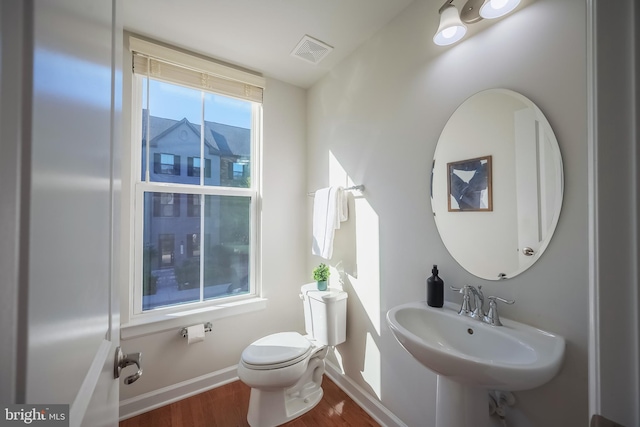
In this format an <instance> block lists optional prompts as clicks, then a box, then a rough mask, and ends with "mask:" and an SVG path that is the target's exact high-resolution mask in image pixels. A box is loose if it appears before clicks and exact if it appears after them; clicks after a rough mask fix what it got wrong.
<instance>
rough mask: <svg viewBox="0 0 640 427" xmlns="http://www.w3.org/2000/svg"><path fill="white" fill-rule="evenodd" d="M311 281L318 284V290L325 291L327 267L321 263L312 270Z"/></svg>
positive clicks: (327, 278)
mask: <svg viewBox="0 0 640 427" xmlns="http://www.w3.org/2000/svg"><path fill="white" fill-rule="evenodd" d="M313 280H315V281H316V282H318V290H319V291H326V290H327V281H328V280H329V267H327V266H326V265H325V264H324V263H321V264H320V265H319V266H317V267H316V268H315V269H314V270H313Z"/></svg>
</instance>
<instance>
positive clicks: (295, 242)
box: [121, 61, 308, 400]
mask: <svg viewBox="0 0 640 427" xmlns="http://www.w3.org/2000/svg"><path fill="white" fill-rule="evenodd" d="M125 63H130V62H126V61H125ZM124 77H125V84H124V86H125V88H130V86H131V85H130V84H129V82H128V80H127V79H128V78H129V77H128V76H127V73H126V70H125V76H124ZM129 96H130V95H129V94H128V93H127V94H125V101H124V103H125V108H127V110H126V111H125V113H124V116H125V117H127V116H129V115H130V114H129V112H128V108H129V106H130V103H129V102H128V99H129ZM305 102H306V94H305V91H304V90H302V89H300V88H297V87H295V86H292V85H289V84H286V83H282V82H280V81H277V80H273V79H267V88H266V90H265V97H264V115H263V117H264V120H263V121H264V127H263V136H264V141H263V181H262V184H263V202H262V246H263V253H262V256H263V263H262V280H261V284H262V289H263V296H264V297H265V298H267V299H268V303H267V308H266V309H265V310H262V311H257V312H254V313H250V314H243V315H240V316H233V317H228V318H226V319H223V320H220V321H216V322H214V323H213V331H212V332H210V333H207V335H206V339H205V342H204V343H198V344H193V345H191V346H187V344H186V340H185V339H184V338H182V337H180V336H179V334H178V331H177V330H171V331H167V332H162V333H156V334H152V335H147V336H143V337H139V338H135V339H130V340H126V341H123V342H122V347H123V351H125V353H127V352H138V351H141V352H142V354H143V367H144V375H143V377H142V379H141V380H139V381H137V382H135V383H134V384H132V385H130V386H124V385H122V386H121V400H126V399H131V398H133V397H135V396H140V395H142V394H145V393H152V392H154V391H156V390H158V389H160V388H163V387H168V386H172V385H175V384H177V383H180V382H182V381H189V380H191V379H194V378H197V377H200V376H203V375H208V374H211V373H213V372H216V371H219V370H223V369H226V368H228V367H231V366H234V365H236V364H237V363H238V360H239V357H240V353H241V352H242V350H243V349H244V348H245V347H246V346H247V345H248V344H250V343H251V342H252V341H254V340H256V339H257V338H259V337H261V336H264V335H267V334H270V333H274V332H280V331H283V330H298V331H301V332H303V331H304V326H303V315H302V305H301V304H300V299H299V298H298V293H299V291H300V289H299V287H300V286H301V285H302V284H304V283H306V282H308V277H307V276H308V272H307V270H306V256H305V253H306V252H305V251H306V246H304V243H305V239H304V237H303V236H304V235H306V233H307V232H308V231H307V228H306V227H307V223H306V216H305V214H306V202H307V200H306V199H307V196H306V193H305V191H306V171H305V162H306V147H305V138H306V134H305V129H306V115H305V110H306V105H305ZM125 127H126V126H125ZM128 134H129V133H128V130H126V129H125V139H124V142H125V144H126V142H127V141H128V137H127V136H126V135H128ZM126 233H127V231H126V230H125V235H126ZM124 309H126V308H123V310H124ZM185 326H188V325H185Z"/></svg>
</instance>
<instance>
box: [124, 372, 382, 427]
mask: <svg viewBox="0 0 640 427" xmlns="http://www.w3.org/2000/svg"><path fill="white" fill-rule="evenodd" d="M322 389H323V390H324V396H323V398H322V400H321V401H320V403H318V405H317V406H316V407H315V408H313V409H312V410H311V411H309V412H307V413H306V414H304V415H302V416H301V417H298V418H296V419H295V420H292V421H290V422H288V423H286V424H284V425H285V426H287V427H325V426H326V427H331V426H346V427H348V426H354V427H355V426H358V427H368V426H373V427H375V426H379V424H378V423H376V422H375V421H374V420H373V418H371V417H370V416H369V415H368V414H367V413H366V412H365V411H364V410H362V408H360V407H359V406H358V405H356V404H355V402H353V400H351V399H350V398H349V396H347V395H346V394H345V393H344V392H343V391H342V390H341V389H340V388H339V387H338V386H337V385H335V384H334V383H333V381H331V380H330V379H329V378H327V377H326V376H324V377H323V381H322ZM250 391H251V389H250V388H249V387H248V386H246V385H245V384H244V383H242V382H240V381H235V382H233V383H230V384H227V385H224V386H222V387H218V388H214V389H213V390H209V391H207V392H204V393H201V394H198V395H196V396H192V397H190V398H188V399H184V400H181V401H179V402H176V403H172V404H170V405H167V406H163V407H162V408H158V409H155V410H153V411H151V412H147V413H144V414H141V415H138V416H137V417H133V418H129V419H128V420H124V421H121V422H120V426H119V427H205V426H206V427H240V426H248V425H249V424H248V423H247V410H248V408H249V394H250Z"/></svg>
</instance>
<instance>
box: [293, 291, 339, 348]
mask: <svg viewBox="0 0 640 427" xmlns="http://www.w3.org/2000/svg"><path fill="white" fill-rule="evenodd" d="M300 296H301V298H302V302H303V304H304V326H305V329H306V331H307V334H309V335H310V336H312V337H313V338H314V339H315V340H316V341H318V342H320V343H322V344H325V345H338V344H340V343H342V342H344V341H345V340H346V338H347V293H346V292H344V291H343V290H340V289H332V288H328V289H327V290H326V291H319V290H318V286H317V284H316V283H315V282H314V283H308V284H306V285H303V286H302V288H301V295H300Z"/></svg>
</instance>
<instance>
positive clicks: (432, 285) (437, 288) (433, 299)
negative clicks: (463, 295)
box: [427, 265, 444, 307]
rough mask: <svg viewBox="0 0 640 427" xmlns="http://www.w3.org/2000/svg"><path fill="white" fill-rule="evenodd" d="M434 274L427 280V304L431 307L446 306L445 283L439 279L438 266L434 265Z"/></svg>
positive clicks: (432, 271)
mask: <svg viewBox="0 0 640 427" xmlns="http://www.w3.org/2000/svg"><path fill="white" fill-rule="evenodd" d="M431 273H432V274H433V275H432V276H431V277H429V278H428V279H427V304H428V305H429V306H431V307H442V306H443V305H444V281H443V280H442V279H441V278H440V277H438V266H437V265H434V266H433V270H431Z"/></svg>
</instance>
